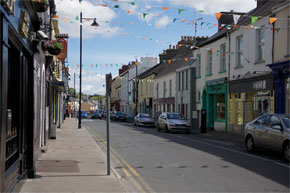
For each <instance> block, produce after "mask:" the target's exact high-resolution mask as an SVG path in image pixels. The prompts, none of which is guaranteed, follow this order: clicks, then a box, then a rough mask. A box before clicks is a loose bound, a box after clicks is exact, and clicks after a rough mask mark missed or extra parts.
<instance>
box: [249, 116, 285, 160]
mask: <svg viewBox="0 0 290 193" xmlns="http://www.w3.org/2000/svg"><path fill="white" fill-rule="evenodd" d="M289 125H290V116H289V115H278V114H265V115H262V116H260V117H258V118H256V119H255V120H253V121H251V122H249V123H247V124H246V126H245V128H244V137H245V144H246V148H247V150H248V151H249V152H255V151H256V150H257V149H258V148H259V147H261V148H266V149H271V150H275V151H280V152H282V156H283V158H284V159H285V160H287V161H289V139H290V130H289Z"/></svg>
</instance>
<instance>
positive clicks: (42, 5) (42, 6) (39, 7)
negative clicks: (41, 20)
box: [33, 0, 48, 12]
mask: <svg viewBox="0 0 290 193" xmlns="http://www.w3.org/2000/svg"><path fill="white" fill-rule="evenodd" d="M33 5H34V7H35V9H36V11H37V12H45V11H46V10H47V9H48V3H47V2H45V1H41V0H35V1H33Z"/></svg>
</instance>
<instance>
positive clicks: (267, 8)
mask: <svg viewBox="0 0 290 193" xmlns="http://www.w3.org/2000/svg"><path fill="white" fill-rule="evenodd" d="M287 1H288V0H274V1H273V0H268V2H267V3H265V4H264V5H262V6H260V7H256V8H255V9H253V10H251V11H250V12H248V13H247V14H245V15H244V16H241V18H240V19H239V22H238V25H247V24H249V23H251V16H267V15H269V14H270V13H271V11H272V8H273V7H275V6H277V5H279V4H281V3H284V2H287Z"/></svg>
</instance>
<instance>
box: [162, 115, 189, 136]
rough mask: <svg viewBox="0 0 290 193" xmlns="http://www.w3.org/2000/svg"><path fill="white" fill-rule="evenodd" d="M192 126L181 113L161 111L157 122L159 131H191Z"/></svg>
mask: <svg viewBox="0 0 290 193" xmlns="http://www.w3.org/2000/svg"><path fill="white" fill-rule="evenodd" d="M190 128H191V127H190V123H189V121H188V120H186V119H183V118H182V116H181V114H178V113H168V112H166V113H161V115H160V116H159V118H158V122H157V129H158V131H161V130H162V129H165V131H166V132H169V131H178V132H180V131H183V132H187V133H190Z"/></svg>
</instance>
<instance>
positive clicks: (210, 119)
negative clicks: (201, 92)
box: [207, 94, 215, 128]
mask: <svg viewBox="0 0 290 193" xmlns="http://www.w3.org/2000/svg"><path fill="white" fill-rule="evenodd" d="M214 107H215V100H214V95H212V94H210V95H208V109H207V112H208V113H207V114H208V119H207V126H208V127H211V128H213V127H214V118H215V108H214Z"/></svg>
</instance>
